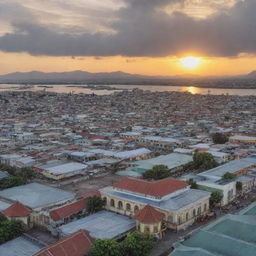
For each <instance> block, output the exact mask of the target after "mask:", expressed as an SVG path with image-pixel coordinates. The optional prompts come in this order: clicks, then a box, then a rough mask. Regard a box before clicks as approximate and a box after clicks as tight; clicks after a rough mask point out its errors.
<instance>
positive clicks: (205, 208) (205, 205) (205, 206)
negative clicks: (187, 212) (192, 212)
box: [204, 204, 207, 212]
mask: <svg viewBox="0 0 256 256" xmlns="http://www.w3.org/2000/svg"><path fill="white" fill-rule="evenodd" d="M206 210H207V204H204V211H205V212H206Z"/></svg>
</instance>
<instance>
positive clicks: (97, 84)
mask: <svg viewBox="0 0 256 256" xmlns="http://www.w3.org/2000/svg"><path fill="white" fill-rule="evenodd" d="M0 85H22V86H23V85H31V86H32V85H34V86H39V87H43V86H44V87H46V86H47V87H49V86H51V87H53V86H58V85H62V86H67V87H77V88H79V87H84V88H88V89H89V88H90V87H91V86H95V87H97V86H117V87H118V86H129V85H130V86H141V87H142V86H156V87H158V86H166V87H195V88H200V89H209V90H210V89H230V90H243V89H245V90H254V89H255V90H256V85H255V87H250V86H245V87H238V86H233V87H228V86H215V87H213V86H200V85H190V84H187V85H177V84H161V83H157V84H154V83H152V84H150V83H147V84H136V83H133V84H131V83H111V84H110V83H108V84H104V83H95V84H94V83H89V84H87V83H75V82H74V83H1V82H0ZM85 86H89V87H85ZM0 89H1V88H0ZM10 89H11V88H10Z"/></svg>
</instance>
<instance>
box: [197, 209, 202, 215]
mask: <svg viewBox="0 0 256 256" xmlns="http://www.w3.org/2000/svg"><path fill="white" fill-rule="evenodd" d="M197 215H201V207H199V208H198V209H197Z"/></svg>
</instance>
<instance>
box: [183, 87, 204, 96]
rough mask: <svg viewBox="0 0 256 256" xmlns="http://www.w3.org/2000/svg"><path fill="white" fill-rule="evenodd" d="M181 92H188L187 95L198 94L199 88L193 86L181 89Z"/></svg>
mask: <svg viewBox="0 0 256 256" xmlns="http://www.w3.org/2000/svg"><path fill="white" fill-rule="evenodd" d="M182 91H183V92H189V93H192V94H199V93H200V88H198V87H194V86H190V87H183V88H182Z"/></svg>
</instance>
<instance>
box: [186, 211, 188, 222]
mask: <svg viewBox="0 0 256 256" xmlns="http://www.w3.org/2000/svg"><path fill="white" fill-rule="evenodd" d="M188 217H189V216H188V212H187V213H186V221H188Z"/></svg>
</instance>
